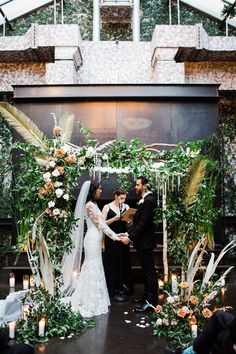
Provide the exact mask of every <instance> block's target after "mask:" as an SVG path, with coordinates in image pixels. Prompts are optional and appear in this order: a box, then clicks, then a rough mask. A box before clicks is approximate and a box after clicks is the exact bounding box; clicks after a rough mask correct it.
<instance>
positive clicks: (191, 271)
mask: <svg viewBox="0 0 236 354" xmlns="http://www.w3.org/2000/svg"><path fill="white" fill-rule="evenodd" d="M206 245H207V240H206V238H203V239H201V240H200V241H199V242H198V244H197V245H196V247H195V249H194V250H193V252H192V254H193V256H192V255H191V257H190V262H189V267H188V271H187V282H188V284H189V288H188V295H190V294H191V292H192V289H193V283H194V278H195V275H196V273H197V271H198V270H199V268H200V266H201V263H202V258H203V254H204V253H205V249H206ZM199 251H200V253H199Z"/></svg>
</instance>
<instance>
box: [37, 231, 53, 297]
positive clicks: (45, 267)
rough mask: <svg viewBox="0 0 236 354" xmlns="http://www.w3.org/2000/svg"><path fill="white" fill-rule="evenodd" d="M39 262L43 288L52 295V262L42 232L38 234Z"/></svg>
mask: <svg viewBox="0 0 236 354" xmlns="http://www.w3.org/2000/svg"><path fill="white" fill-rule="evenodd" d="M38 252H39V263H40V273H41V276H42V281H43V283H44V286H45V289H46V290H47V291H48V292H49V294H51V295H52V296H53V295H54V269H53V265H52V262H51V261H50V256H49V251H48V247H47V243H46V241H45V238H44V237H43V234H42V233H40V236H39V248H38Z"/></svg>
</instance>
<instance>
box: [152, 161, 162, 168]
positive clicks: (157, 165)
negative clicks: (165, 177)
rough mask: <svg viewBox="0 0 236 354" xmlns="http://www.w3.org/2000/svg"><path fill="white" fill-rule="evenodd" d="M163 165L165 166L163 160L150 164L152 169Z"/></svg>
mask: <svg viewBox="0 0 236 354" xmlns="http://www.w3.org/2000/svg"><path fill="white" fill-rule="evenodd" d="M163 166H165V164H164V162H153V163H152V164H151V167H152V168H154V169H158V168H160V167H163Z"/></svg>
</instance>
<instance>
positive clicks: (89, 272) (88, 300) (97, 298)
mask: <svg viewBox="0 0 236 354" xmlns="http://www.w3.org/2000/svg"><path fill="white" fill-rule="evenodd" d="M85 218H86V222H87V232H86V235H85V237H84V252H85V259H84V263H83V265H82V268H81V271H80V274H79V277H78V280H77V284H76V287H75V291H74V293H73V294H72V296H71V298H70V302H71V305H72V308H73V310H76V311H77V310H79V311H80V313H81V315H82V316H83V317H93V316H98V315H101V314H105V313H107V312H108V310H109V306H110V299H109V295H108V290H107V285H106V279H105V274H104V269H103V264H102V234H103V232H104V234H105V235H107V236H108V237H110V238H111V239H113V240H114V241H115V240H117V239H118V237H117V236H116V234H115V233H114V232H113V231H112V230H111V229H110V228H109V227H108V226H107V224H106V223H105V220H104V217H103V215H102V213H101V211H100V209H99V208H98V206H97V205H96V204H94V203H93V202H88V203H87V204H86V212H85Z"/></svg>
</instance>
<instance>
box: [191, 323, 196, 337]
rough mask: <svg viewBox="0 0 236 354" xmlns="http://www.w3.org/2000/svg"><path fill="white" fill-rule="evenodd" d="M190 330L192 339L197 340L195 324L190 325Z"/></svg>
mask: <svg viewBox="0 0 236 354" xmlns="http://www.w3.org/2000/svg"><path fill="white" fill-rule="evenodd" d="M191 330H192V337H193V338H197V325H196V324H195V325H192V326H191Z"/></svg>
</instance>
